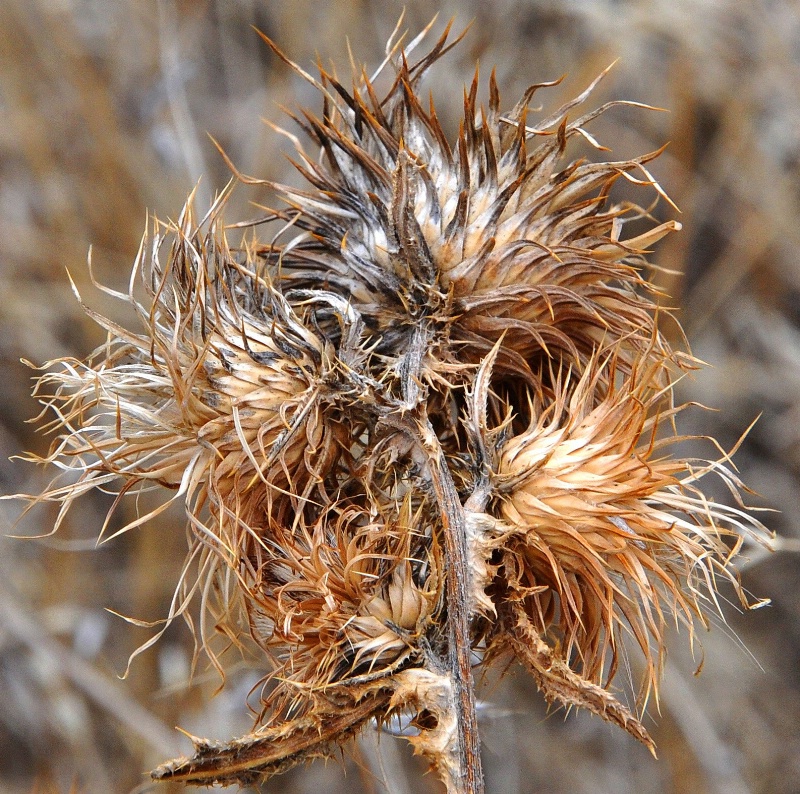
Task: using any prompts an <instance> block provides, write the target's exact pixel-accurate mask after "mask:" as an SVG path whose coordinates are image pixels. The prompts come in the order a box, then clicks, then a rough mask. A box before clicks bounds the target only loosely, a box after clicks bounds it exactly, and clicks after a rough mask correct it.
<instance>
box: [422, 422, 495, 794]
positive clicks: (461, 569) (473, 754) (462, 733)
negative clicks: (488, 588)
mask: <svg viewBox="0 0 800 794" xmlns="http://www.w3.org/2000/svg"><path fill="white" fill-rule="evenodd" d="M417 438H418V441H419V443H420V445H421V446H422V448H423V450H424V451H425V452H426V453H427V455H428V463H429V468H430V477H431V484H432V486H433V489H434V491H435V493H436V498H437V500H438V502H439V509H440V511H441V521H442V541H443V545H444V552H445V559H446V570H447V576H446V590H445V598H446V603H447V626H448V640H449V654H448V662H449V667H450V674H451V676H452V679H453V689H454V693H455V707H456V711H457V714H456V717H457V726H458V734H457V735H458V744H459V747H458V754H457V757H458V759H459V767H460V768H459V769H458V770H454V775H453V780H454V782H455V783H456V790H455V792H453V794H483V791H484V786H483V771H482V769H481V754H480V736H479V735H478V718H477V714H476V711H475V690H474V686H473V679H472V663H471V651H470V614H469V604H470V599H469V582H470V569H469V562H468V561H469V557H468V551H467V534H466V519H465V516H464V508H463V507H462V505H461V501H460V499H459V498H458V494H457V493H456V488H455V484H454V483H453V477H452V475H451V474H450V470H449V469H448V468H447V463H446V461H445V457H444V451H443V450H442V447H441V444H440V443H439V439H438V438H437V437H436V433H435V432H434V431H433V428H432V426H431V423H430V421H429V420H428V418H427V416H425V417H424V419H423V420H422V421H420V423H419V431H418V436H417Z"/></svg>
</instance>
